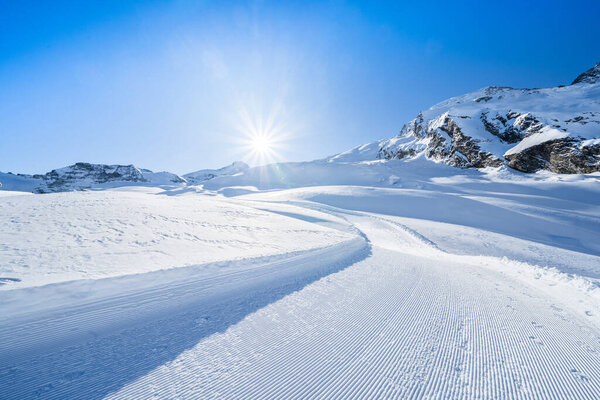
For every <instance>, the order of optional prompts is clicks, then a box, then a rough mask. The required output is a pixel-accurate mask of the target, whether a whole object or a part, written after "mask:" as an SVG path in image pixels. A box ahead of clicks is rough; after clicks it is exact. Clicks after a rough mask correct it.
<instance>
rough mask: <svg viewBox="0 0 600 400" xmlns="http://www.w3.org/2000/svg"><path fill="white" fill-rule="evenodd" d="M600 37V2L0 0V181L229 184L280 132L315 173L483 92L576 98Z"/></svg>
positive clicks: (598, 55) (293, 156) (285, 151)
mask: <svg viewBox="0 0 600 400" xmlns="http://www.w3.org/2000/svg"><path fill="white" fill-rule="evenodd" d="M599 32H600V2H598V1H569V2H556V1H539V2H527V1H515V2H488V1H473V2H448V1H421V2H416V1H411V2H389V3H386V2H379V3H376V2H350V1H331V2H314V3H312V2H310V1H297V2H296V1H292V2H281V1H275V2H268V1H255V2H226V1H191V0H190V1H187V0H178V1H127V0H118V1H117V0H98V1H86V0H76V1H75V0H72V1H63V0H54V1H46V0H44V1H27V0H21V1H13V0H0V88H1V89H0V139H1V140H0V171H4V172H6V171H13V172H23V173H40V172H46V171H48V170H50V169H53V168H58V167H61V166H65V165H68V164H71V163H74V162H76V161H89V162H98V163H127V164H128V163H134V164H136V165H138V166H140V167H145V168H150V169H153V170H169V171H173V172H177V173H185V172H189V171H192V170H196V169H200V168H208V167H219V166H222V165H225V164H228V163H230V162H232V161H234V160H237V159H244V158H246V154H245V149H244V148H243V147H242V146H241V145H240V142H241V139H242V138H243V136H244V132H245V130H247V128H248V125H249V124H254V125H255V126H259V125H260V124H263V125H269V121H270V125H271V126H273V127H276V129H277V132H280V133H281V138H283V139H281V141H282V142H283V143H282V145H284V146H282V147H281V149H280V151H279V158H278V159H279V160H289V161H299V160H309V159H315V158H321V157H324V156H327V155H330V154H334V153H337V152H341V151H344V150H347V149H348V148H351V147H353V146H356V145H359V144H361V143H364V142H368V141H373V140H376V139H379V138H385V137H391V136H393V135H395V134H396V133H397V132H398V131H399V130H400V128H401V127H402V125H403V124H404V123H405V122H407V121H408V120H410V119H412V118H413V117H414V116H415V115H416V114H417V113H418V112H419V111H420V110H422V109H426V108H429V107H430V106H431V105H433V104H434V103H436V102H438V101H441V100H443V99H445V98H448V97H451V96H456V95H460V94H463V93H465V92H469V91H472V90H475V89H478V88H480V87H484V86H487V85H506V86H514V87H548V86H555V85H558V84H569V83H570V82H571V81H572V80H573V79H574V78H575V76H576V75H577V74H579V73H580V72H583V71H584V70H586V69H588V68H590V67H592V66H593V65H594V63H595V62H597V61H600V40H599V39H598V34H599ZM278 134H279V133H278Z"/></svg>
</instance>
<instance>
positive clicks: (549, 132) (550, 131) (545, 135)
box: [504, 126, 568, 156]
mask: <svg viewBox="0 0 600 400" xmlns="http://www.w3.org/2000/svg"><path fill="white" fill-rule="evenodd" d="M567 136H568V134H567V133H566V132H562V131H559V130H558V129H554V128H548V127H547V126H546V127H544V128H542V130H541V131H540V132H539V133H535V134H533V135H531V136H529V137H526V138H525V139H523V140H521V141H520V142H519V144H518V145H516V146H515V147H512V148H510V149H509V150H508V151H507V152H506V153H504V155H505V156H509V155H511V154H517V153H521V152H523V151H524V150H527V149H528V148H530V147H533V146H536V145H538V144H542V143H545V142H549V141H551V140H556V139H562V138H565V137H567Z"/></svg>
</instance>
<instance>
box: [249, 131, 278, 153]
mask: <svg viewBox="0 0 600 400" xmlns="http://www.w3.org/2000/svg"><path fill="white" fill-rule="evenodd" d="M272 146H273V144H272V143H271V141H270V140H269V138H268V137H266V136H262V135H261V136H255V137H253V138H252V149H253V150H254V151H255V152H256V153H257V154H263V155H264V154H268V153H269V152H270V151H271V148H272Z"/></svg>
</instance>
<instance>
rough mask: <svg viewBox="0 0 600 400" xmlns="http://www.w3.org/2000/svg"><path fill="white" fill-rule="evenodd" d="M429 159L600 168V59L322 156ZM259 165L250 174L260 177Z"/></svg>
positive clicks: (146, 177)
mask: <svg viewBox="0 0 600 400" xmlns="http://www.w3.org/2000/svg"><path fill="white" fill-rule="evenodd" d="M414 158H424V159H428V160H431V161H433V162H437V163H444V164H448V165H451V166H454V167H460V168H485V167H500V166H503V165H507V166H509V167H511V168H514V169H516V170H519V171H522V172H536V171H539V170H548V171H551V172H555V173H561V174H581V173H583V174H586V173H593V172H599V171H600V63H598V64H596V65H595V66H594V67H593V68H590V69H589V70H587V71H585V72H584V73H582V74H580V75H579V76H578V77H577V78H576V79H575V80H574V81H573V83H571V85H569V86H558V87H554V88H547V89H513V88H510V87H498V86H490V87H486V88H483V89H480V90H477V91H475V92H472V93H468V94H465V95H463V96H458V97H453V98H451V99H448V100H445V101H443V102H441V103H438V104H436V105H434V106H433V107H431V108H430V109H428V110H426V111H422V112H420V113H419V115H417V117H416V118H415V119H413V120H412V121H410V122H408V123H407V124H405V125H404V127H403V128H402V130H401V131H400V133H399V134H398V136H395V137H393V138H391V139H385V140H380V141H376V142H372V143H367V144H364V145H362V146H358V147H356V148H354V149H351V150H349V151H346V152H344V153H340V154H337V155H334V156H332V157H329V158H327V159H325V160H319V161H315V162H314V163H317V164H318V165H319V168H321V167H325V168H326V166H327V164H331V163H364V162H365V161H375V160H391V159H414ZM249 170H253V169H250V167H249V166H248V165H247V164H245V163H243V162H241V161H238V162H234V163H233V164H231V165H228V166H226V167H223V168H220V169H205V170H199V171H196V172H192V173H189V174H185V175H183V176H179V175H176V174H173V173H170V172H152V171H150V170H147V169H140V168H137V167H135V166H134V165H104V164H89V163H84V162H80V163H76V164H74V165H71V166H68V167H64V168H60V169H55V170H52V171H50V172H48V173H46V174H43V175H24V174H12V173H2V172H0V183H1V184H2V187H1V188H0V189H4V190H17V191H27V192H34V193H49V192H62V191H71V190H84V189H91V188H108V187H115V186H123V185H144V186H161V185H169V186H173V185H175V186H185V185H198V184H202V183H204V182H206V181H209V180H212V179H214V178H217V177H227V176H236V175H244V174H246V173H247V172H248V171H249ZM257 175H260V174H256V173H255V171H253V172H251V173H250V175H249V176H257Z"/></svg>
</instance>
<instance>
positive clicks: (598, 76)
mask: <svg viewBox="0 0 600 400" xmlns="http://www.w3.org/2000/svg"><path fill="white" fill-rule="evenodd" d="M597 82H600V62H598V63H596V65H594V66H593V67H592V68H590V69H588V70H587V71H585V72H584V73H582V74H581V75H579V76H578V77H577V78H575V80H574V81H573V83H571V85H575V84H577V83H597Z"/></svg>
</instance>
